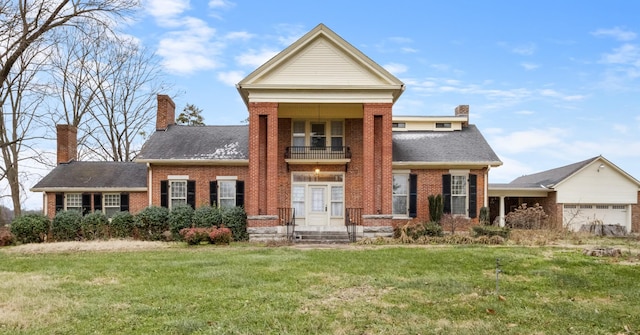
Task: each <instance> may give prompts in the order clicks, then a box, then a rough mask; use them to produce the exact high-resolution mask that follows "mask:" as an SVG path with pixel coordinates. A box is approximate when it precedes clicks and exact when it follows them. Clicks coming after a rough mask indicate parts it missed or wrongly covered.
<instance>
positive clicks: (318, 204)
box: [311, 188, 325, 212]
mask: <svg viewBox="0 0 640 335" xmlns="http://www.w3.org/2000/svg"><path fill="white" fill-rule="evenodd" d="M324 206H325V202H324V189H323V188H311V210H312V211H314V212H324Z"/></svg>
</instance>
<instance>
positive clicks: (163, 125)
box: [156, 94, 176, 130]
mask: <svg viewBox="0 0 640 335" xmlns="http://www.w3.org/2000/svg"><path fill="white" fill-rule="evenodd" d="M175 123H176V104H175V103H174V102H173V100H171V98H170V97H169V96H168V95H164V94H158V116H157V119H156V130H165V129H167V128H168V127H169V125H172V124H175Z"/></svg>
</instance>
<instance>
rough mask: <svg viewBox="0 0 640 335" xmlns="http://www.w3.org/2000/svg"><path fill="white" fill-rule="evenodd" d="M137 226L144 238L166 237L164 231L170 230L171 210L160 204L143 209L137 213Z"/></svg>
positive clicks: (152, 239)
mask: <svg viewBox="0 0 640 335" xmlns="http://www.w3.org/2000/svg"><path fill="white" fill-rule="evenodd" d="M136 227H137V228H138V232H139V234H140V238H141V239H143V240H150V241H158V240H162V239H164V235H163V233H164V232H165V231H169V210H168V209H167V208H165V207H158V206H151V207H147V208H145V209H143V210H142V211H140V213H138V214H137V215H136Z"/></svg>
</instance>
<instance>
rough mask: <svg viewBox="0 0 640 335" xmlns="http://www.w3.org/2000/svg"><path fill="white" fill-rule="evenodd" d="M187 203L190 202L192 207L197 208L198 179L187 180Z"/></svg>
mask: <svg viewBox="0 0 640 335" xmlns="http://www.w3.org/2000/svg"><path fill="white" fill-rule="evenodd" d="M187 204H189V206H191V208H193V209H196V181H195V180H188V181H187Z"/></svg>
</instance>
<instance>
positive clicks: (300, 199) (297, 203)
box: [291, 186, 305, 218]
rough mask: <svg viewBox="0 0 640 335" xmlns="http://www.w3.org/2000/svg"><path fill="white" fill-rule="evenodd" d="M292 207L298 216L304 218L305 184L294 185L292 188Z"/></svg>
mask: <svg viewBox="0 0 640 335" xmlns="http://www.w3.org/2000/svg"><path fill="white" fill-rule="evenodd" d="M291 200H292V207H293V208H294V210H295V214H296V217H298V218H303V217H304V216H305V215H304V214H305V213H304V186H293V187H292V188H291Z"/></svg>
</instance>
